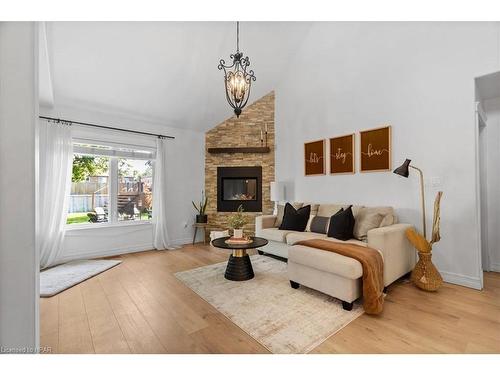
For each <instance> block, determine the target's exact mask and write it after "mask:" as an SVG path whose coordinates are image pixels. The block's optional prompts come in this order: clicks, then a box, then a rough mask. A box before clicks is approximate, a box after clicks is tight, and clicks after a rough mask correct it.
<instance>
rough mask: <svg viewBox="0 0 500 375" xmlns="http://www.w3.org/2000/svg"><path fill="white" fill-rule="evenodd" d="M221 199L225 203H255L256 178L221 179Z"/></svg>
mask: <svg viewBox="0 0 500 375" xmlns="http://www.w3.org/2000/svg"><path fill="white" fill-rule="evenodd" d="M222 199H223V200H225V201H256V200H257V179H256V178H223V179H222Z"/></svg>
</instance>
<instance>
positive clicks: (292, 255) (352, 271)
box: [288, 245, 363, 279]
mask: <svg viewBox="0 0 500 375" xmlns="http://www.w3.org/2000/svg"><path fill="white" fill-rule="evenodd" d="M288 261H289V262H294V263H298V264H302V265H304V266H308V267H311V268H315V269H317V270H321V271H324V272H329V273H333V274H335V275H339V276H342V277H345V278H348V279H359V278H360V277H361V276H362V275H363V269H362V267H361V263H359V262H358V261H357V260H356V259H353V258H349V257H345V256H343V255H340V254H337V253H333V252H331V251H325V250H320V249H314V248H312V247H307V246H303V245H295V246H291V247H290V249H289V250H288Z"/></svg>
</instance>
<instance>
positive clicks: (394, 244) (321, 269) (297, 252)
mask: <svg viewBox="0 0 500 375" xmlns="http://www.w3.org/2000/svg"><path fill="white" fill-rule="evenodd" d="M307 204H311V203H304V205H307ZM294 205H295V206H296V207H300V206H301V204H297V203H295V204H294ZM342 207H344V208H346V207H348V205H345V204H311V215H317V216H323V217H330V216H332V215H333V214H335V213H336V212H337V211H338V210H339V209H340V208H342ZM352 210H353V215H354V218H355V220H356V226H357V228H356V227H355V234H356V232H358V235H359V229H362V227H363V226H364V227H365V228H366V225H365V224H366V223H365V222H364V221H366V220H367V213H371V214H373V213H375V214H380V216H378V217H382V222H381V225H380V226H379V227H377V228H373V229H370V230H368V231H367V232H366V236H361V237H360V238H361V239H362V240H360V239H350V240H348V241H346V242H349V243H354V244H357V245H360V246H369V247H371V248H374V249H376V250H378V251H379V252H380V253H381V255H382V257H383V259H384V285H385V286H388V285H389V284H391V283H392V282H394V281H395V280H397V279H398V278H400V277H401V276H403V275H405V274H406V273H408V272H410V271H411V270H412V269H413V266H414V265H415V261H416V254H415V251H414V249H413V248H412V246H411V245H410V243H409V242H408V240H407V239H406V235H405V230H406V229H407V228H409V227H411V225H409V224H398V223H397V217H396V215H395V213H394V210H393V208H392V207H364V206H353V207H352ZM276 224H277V216H276V215H264V216H259V217H257V218H256V223H255V232H256V235H257V236H259V237H263V238H266V239H267V240H268V241H269V244H268V245H267V246H265V247H264V248H262V249H260V252H261V253H262V252H264V253H268V254H273V255H276V256H279V257H282V258H287V259H288V276H289V279H290V283H291V285H292V287H294V288H296V287H298V286H299V285H305V286H307V287H310V288H313V289H316V290H319V291H321V292H323V293H326V294H328V295H331V296H333V297H336V298H338V299H340V300H342V302H343V306H344V308H345V309H347V310H350V309H351V308H352V302H353V301H355V300H356V299H358V298H359V297H360V296H361V292H362V290H361V277H362V272H363V271H362V268H361V263H359V262H358V261H357V260H355V259H352V258H349V257H345V256H342V255H339V254H336V253H332V252H327V251H323V250H318V249H313V248H310V247H306V246H303V245H296V244H297V243H298V242H299V241H302V240H307V239H317V238H321V239H325V240H328V241H338V242H343V241H340V240H337V239H335V238H331V237H327V235H326V234H321V233H315V232H307V231H306V232H295V231H288V230H280V229H279V228H278V227H276ZM278 224H279V223H278ZM356 229H358V231H356Z"/></svg>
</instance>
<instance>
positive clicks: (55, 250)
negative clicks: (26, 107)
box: [38, 121, 73, 269]
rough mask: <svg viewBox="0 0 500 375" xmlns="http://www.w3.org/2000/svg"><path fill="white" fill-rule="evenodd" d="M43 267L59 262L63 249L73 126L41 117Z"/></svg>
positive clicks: (41, 239) (40, 242)
mask: <svg viewBox="0 0 500 375" xmlns="http://www.w3.org/2000/svg"><path fill="white" fill-rule="evenodd" d="M39 156H40V158H39V172H40V177H39V183H40V185H39V193H40V196H39V226H38V240H39V244H40V267H41V268H42V269H43V268H47V267H50V266H52V265H54V264H57V262H58V260H59V258H60V255H61V250H62V242H63V239H64V232H65V229H64V228H65V225H66V217H67V212H68V199H69V194H70V190H71V169H72V161H73V148H72V142H71V127H70V126H69V125H66V124H55V123H48V122H46V121H41V123H40V132H39Z"/></svg>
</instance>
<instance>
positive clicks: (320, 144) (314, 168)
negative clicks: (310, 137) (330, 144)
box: [304, 139, 326, 176]
mask: <svg viewBox="0 0 500 375" xmlns="http://www.w3.org/2000/svg"><path fill="white" fill-rule="evenodd" d="M325 143H326V142H325V140H324V139H322V140H320V141H314V142H308V143H304V166H305V167H304V170H305V175H306V176H316V175H322V174H325Z"/></svg>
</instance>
